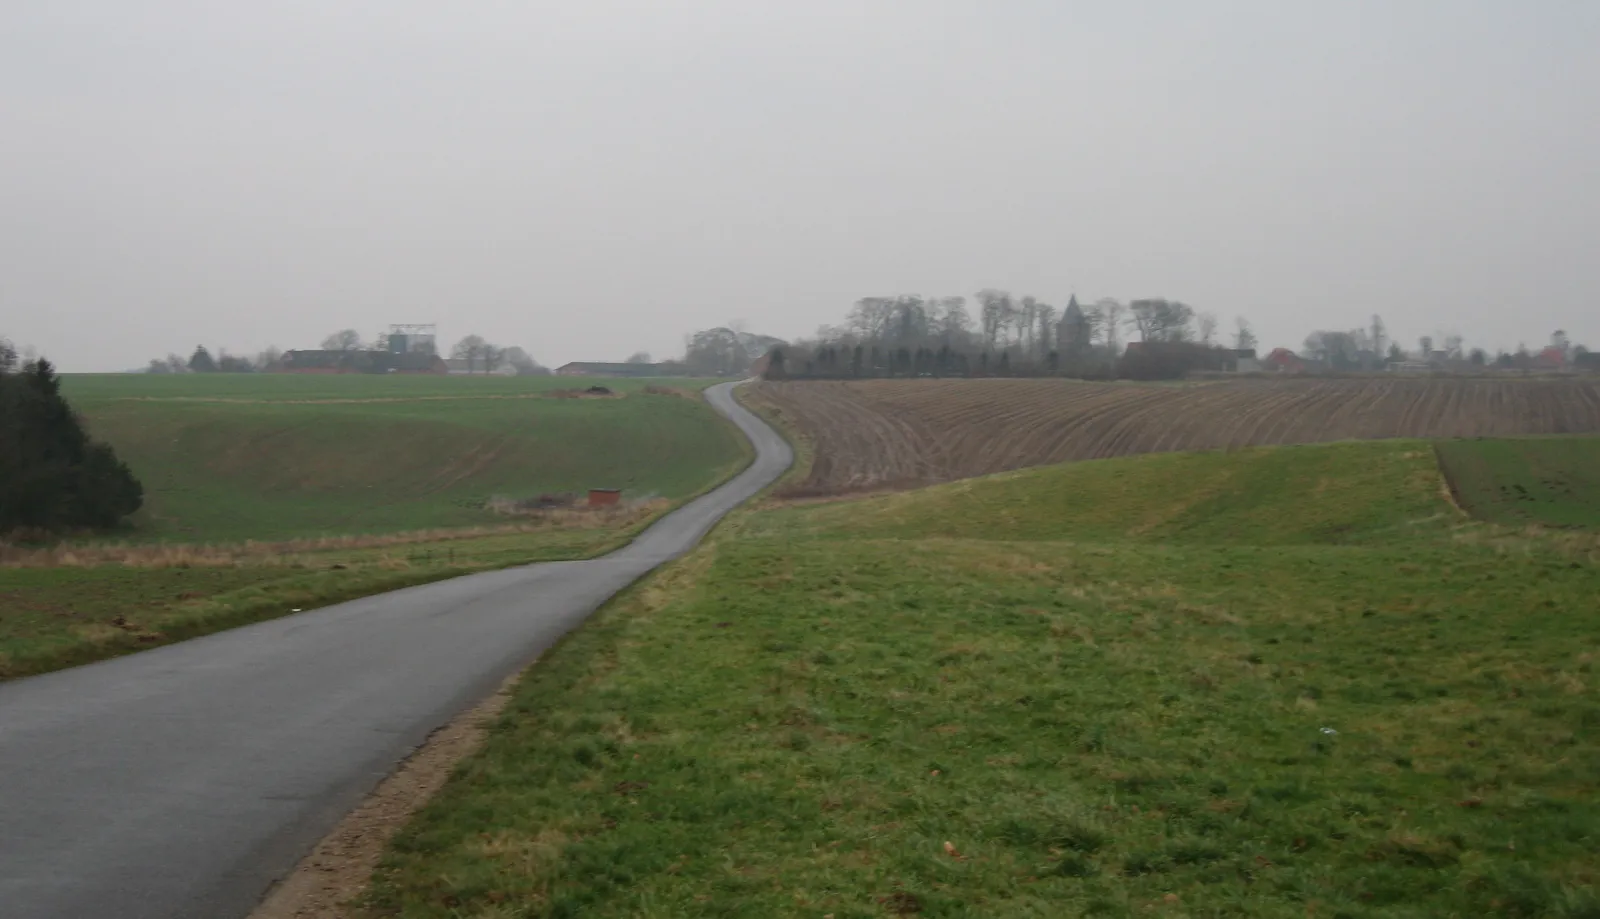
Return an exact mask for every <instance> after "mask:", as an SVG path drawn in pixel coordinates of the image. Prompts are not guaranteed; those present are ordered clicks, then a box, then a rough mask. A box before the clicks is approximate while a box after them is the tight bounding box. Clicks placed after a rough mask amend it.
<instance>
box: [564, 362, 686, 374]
mask: <svg viewBox="0 0 1600 919" xmlns="http://www.w3.org/2000/svg"><path fill="white" fill-rule="evenodd" d="M555 372H556V376H560V377H665V376H676V375H678V373H679V370H678V368H677V366H676V365H673V364H627V363H619V364H612V363H606V362H604V361H574V362H572V363H570V364H562V365H561V366H560V367H557V368H556V371H555Z"/></svg>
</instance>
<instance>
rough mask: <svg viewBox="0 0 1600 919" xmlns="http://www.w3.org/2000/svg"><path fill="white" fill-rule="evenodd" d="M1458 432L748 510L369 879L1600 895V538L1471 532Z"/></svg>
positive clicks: (419, 897) (594, 902)
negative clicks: (1581, 553) (1442, 470)
mask: <svg viewBox="0 0 1600 919" xmlns="http://www.w3.org/2000/svg"><path fill="white" fill-rule="evenodd" d="M1319 451H1321V452H1319ZM1419 454H1420V455H1419ZM1429 460H1430V457H1429V456H1428V454H1427V451H1426V450H1419V448H1418V447H1417V446H1416V445H1413V444H1403V443H1401V444H1395V443H1383V444H1365V445H1338V446H1334V447H1326V448H1304V449H1295V450H1283V451H1272V450H1267V451H1251V452H1249V453H1245V454H1237V455H1234V456H1233V457H1231V459H1230V458H1229V457H1225V456H1224V457H1212V458H1199V459H1187V460H1186V459H1185V458H1175V457H1150V458H1139V459H1133V460H1121V461H1113V462H1110V463H1105V464H1099V465H1097V464H1082V465H1080V466H1075V467H1064V468H1061V469H1046V470H1031V471H1029V472H1024V473H1017V474H1013V475H1008V476H1002V477H996V478H992V479H987V480H982V481H978V482H970V483H957V484H955V485H952V486H944V487H941V488H936V489H929V490H926V491H924V492H919V493H915V494H909V495H894V496H887V497H884V498H879V499H873V500H870V501H863V502H854V503H850V504H837V505H819V506H815V507H806V508H787V509H781V510H776V511H763V512H759V513H755V514H752V515H749V516H747V517H745V518H743V519H742V521H741V522H740V525H739V526H738V527H737V528H736V530H735V532H734V533H727V532H725V533H724V534H723V535H722V538H719V539H718V540H717V541H715V542H714V543H712V544H711V545H709V546H707V547H706V548H704V549H702V550H701V551H699V552H697V553H695V554H694V555H692V556H690V557H688V558H687V559H685V560H684V561H682V562H681V563H679V564H678V565H675V566H673V567H672V568H670V569H668V570H667V571H665V572H664V573H663V574H661V575H659V576H657V577H656V578H654V579H651V580H650V581H648V582H646V583H644V584H643V585H641V586H640V587H638V588H636V589H635V590H633V591H631V592H629V594H627V595H626V596H625V597H624V598H623V599H622V600H620V601H619V602H617V603H615V604H613V605H612V606H611V607H609V608H608V609H607V610H606V611H605V612H604V613H603V614H602V615H601V616H600V617H598V618H597V619H596V620H595V621H594V622H593V623H591V625H589V626H586V627H585V628H584V629H582V630H580V631H579V632H577V633H575V634H574V635H573V636H571V637H570V638H569V639H568V641H567V642H566V643H564V644H563V646H562V647H560V648H559V649H558V650H557V651H556V652H555V653H554V654H552V655H550V656H549V657H548V658H547V659H546V660H545V661H544V662H543V663H541V665H540V666H539V667H538V668H535V669H533V670H531V671H529V673H528V675H527V677H526V678H525V679H524V680H523V682H522V684H521V686H520V687H519V689H518V691H517V695H516V698H515V699H514V701H513V703H512V706H511V707H510V709H509V710H508V712H507V714H506V715H505V716H504V717H503V718H502V719H501V721H500V722H499V723H498V725H497V726H496V728H495V730H494V732H493V734H492V736H491V738H490V741H489V743H488V746H487V747H486V749H485V750H484V752H483V753H482V754H481V755H479V756H477V757H475V758H474V759H472V760H471V761H469V762H468V763H466V764H465V765H464V766H463V767H462V769H461V770H460V772H459V773H458V776H457V777H456V779H455V780H454V781H452V783H451V784H450V785H449V786H448V787H447V788H446V789H445V791H444V792H443V794H441V795H440V797H439V798H438V799H436V800H435V801H434V802H433V803H432V804H431V805H430V806H429V807H428V808H426V809H425V810H424V811H423V812H422V813H421V814H420V815H419V817H418V818H417V819H416V820H415V821H414V822H413V824H412V825H411V826H410V827H409V828H408V829H407V830H406V831H405V832H404V833H403V834H402V835H401V837H400V838H399V839H398V841H397V842H396V844H395V846H394V848H393V849H392V851H391V853H390V854H389V856H388V857H387V859H386V861H385V863H384V866H383V868H382V869H381V870H380V872H379V875H378V877H377V878H376V883H375V888H374V892H373V894H372V900H371V903H370V906H371V908H372V909H373V911H374V912H375V913H377V914H379V915H404V916H441V917H442V916H462V915H473V916H572V915H584V916H637V915H646V916H711V915H730V916H732V915H738V916H746V915H750V916H755V915H760V916H778V915H800V916H804V915H810V916H823V915H830V914H831V915H833V916H835V917H836V919H843V917H846V916H862V917H865V916H883V915H895V914H902V915H909V914H917V915H928V916H1058V915H1107V916H1133V915H1147V914H1153V915H1173V916H1179V915H1247V916H1295V917H1303V916H1306V915H1318V916H1341V915H1343V916H1380V915H1381V916H1417V917H1422V916H1449V915H1470V914H1474V913H1486V914H1493V915H1511V916H1530V917H1531V916H1593V915H1596V914H1597V913H1600V899H1597V897H1596V892H1595V891H1596V886H1595V885H1596V883H1597V880H1600V862H1597V860H1596V859H1595V858H1594V856H1593V852H1594V851H1596V849H1597V847H1600V835H1597V834H1600V804H1597V803H1596V802H1597V801H1600V795H1597V792H1600V788H1597V787H1596V784H1597V779H1596V776H1600V703H1597V701H1596V698H1595V693H1594V690H1593V688H1592V687H1593V684H1594V681H1595V677H1594V667H1595V664H1596V661H1597V658H1600V629H1597V628H1596V626H1595V624H1594V623H1593V620H1592V617H1589V616H1587V615H1586V613H1587V611H1588V610H1589V609H1590V607H1591V605H1592V597H1593V596H1594V594H1595V591H1596V590H1597V589H1600V568H1597V566H1596V564H1595V562H1596V561H1597V559H1596V558H1594V557H1593V555H1592V554H1591V555H1589V556H1587V557H1574V556H1573V555H1572V553H1570V552H1558V551H1554V550H1550V551H1546V549H1545V548H1544V547H1543V546H1542V544H1540V543H1538V542H1537V540H1531V541H1524V542H1523V543H1520V544H1519V547H1518V549H1517V550H1516V551H1503V550H1501V549H1500V548H1497V547H1496V546H1495V545H1494V544H1493V543H1492V541H1474V540H1472V539H1464V538H1462V537H1463V534H1464V533H1471V532H1475V531H1476V530H1481V529H1482V525H1479V524H1471V523H1466V522H1462V521H1460V520H1459V518H1458V517H1456V518H1453V517H1452V516H1451V515H1452V512H1451V510H1450V508H1449V506H1448V504H1446V503H1445V502H1444V500H1443V498H1442V497H1441V495H1440V481H1439V478H1438V476H1437V474H1436V473H1434V474H1432V475H1430V474H1428V469H1429ZM1186 463H1201V464H1206V463H1216V464H1218V465H1217V466H1216V467H1215V469H1214V474H1213V475H1211V476H1210V477H1209V478H1208V477H1207V476H1206V475H1203V474H1202V472H1203V468H1202V467H1196V466H1192V465H1186ZM1241 463H1242V464H1244V465H1245V467H1246V470H1247V471H1248V472H1249V475H1245V476H1243V477H1242V478H1241V477H1240V476H1237V475H1234V474H1232V473H1230V472H1229V466H1230V464H1241ZM1273 470H1277V473H1278V474H1277V475H1276V476H1274V475H1270V474H1269V473H1271V472H1272V471H1273ZM1241 483H1244V484H1241ZM1251 483H1255V484H1251ZM1318 483H1321V486H1320V487H1318ZM1351 483H1355V484H1354V485H1352V484H1351ZM1134 485H1137V486H1138V487H1136V488H1135V487H1131V486H1134ZM1307 485H1310V486H1311V487H1309V488H1307V487H1305V486H1307ZM1235 487H1238V488H1242V489H1243V494H1244V497H1246V498H1247V499H1248V500H1242V501H1240V500H1233V499H1229V500H1221V499H1219V498H1218V496H1219V495H1226V494H1231V492H1229V491H1228V490H1229V489H1231V488H1235ZM1052 496H1053V497H1052ZM1136 496H1143V497H1136ZM1129 501H1132V506H1131V507H1128V508H1126V509H1125V510H1122V511H1118V510H1116V509H1115V508H1112V507H1109V506H1108V505H1110V504H1126V503H1127V502H1129ZM1208 502H1209V503H1208ZM1163 505H1166V506H1167V510H1166V511H1165V512H1163V511H1161V507H1162V506H1163ZM986 508H987V509H989V511H990V513H989V515H988V516H984V515H983V514H982V513H981V512H982V511H983V510H984V509H986ZM951 519H954V520H956V521H958V522H959V523H960V524H961V528H962V530H963V532H959V533H957V532H944V531H935V532H932V533H929V532H928V531H927V528H928V527H929V526H930V525H939V522H940V521H949V520H951ZM734 536H736V537H737V538H734Z"/></svg>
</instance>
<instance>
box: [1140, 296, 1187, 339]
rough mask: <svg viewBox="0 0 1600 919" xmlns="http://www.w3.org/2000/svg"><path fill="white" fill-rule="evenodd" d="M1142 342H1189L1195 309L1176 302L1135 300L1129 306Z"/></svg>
mask: <svg viewBox="0 0 1600 919" xmlns="http://www.w3.org/2000/svg"><path fill="white" fill-rule="evenodd" d="M1128 312H1129V313H1130V314H1131V316H1132V318H1133V324H1134V328H1136V329H1138V330H1139V340H1140V341H1187V340H1188V338H1189V323H1190V321H1191V320H1192V319H1193V318H1194V309H1193V308H1192V307H1190V306H1189V305H1187V304H1184V303H1179V302H1178V301H1176V300H1162V299H1159V298H1157V299H1150V300H1135V301H1133V302H1132V303H1130V304H1128Z"/></svg>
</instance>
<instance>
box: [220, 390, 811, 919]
mask: <svg viewBox="0 0 1600 919" xmlns="http://www.w3.org/2000/svg"><path fill="white" fill-rule="evenodd" d="M749 382H750V381H749V380H740V381H737V382H734V383H731V384H729V393H728V398H729V401H730V402H732V403H733V404H734V405H736V406H737V407H738V408H740V409H742V410H744V411H745V412H746V413H748V414H749V415H750V416H751V417H752V418H754V419H756V421H757V422H759V423H760V424H763V425H765V426H766V427H767V428H768V429H769V430H771V431H772V433H773V434H775V435H776V436H777V437H778V438H779V439H780V440H782V441H783V442H784V443H785V444H789V446H790V463H789V466H787V467H785V468H784V469H783V470H782V471H780V472H779V473H778V474H777V475H775V476H774V477H773V480H772V481H771V482H768V483H767V484H766V485H765V486H763V487H762V489H761V490H760V491H758V492H757V493H756V494H754V495H752V496H750V497H749V498H746V499H745V500H744V501H743V502H741V503H740V504H737V505H734V506H733V507H731V508H729V509H728V510H727V511H726V512H725V513H724V514H723V515H722V516H721V517H719V518H718V519H717V520H716V522H715V523H713V524H712V526H711V527H710V529H708V530H707V531H706V532H705V533H704V534H702V535H701V536H700V538H699V539H698V540H697V541H696V543H695V545H694V547H693V548H691V549H690V550H689V552H686V553H684V554H683V555H680V556H678V557H677V558H671V559H663V560H662V561H661V563H660V564H657V565H656V566H655V567H653V568H651V569H650V570H649V571H648V572H646V573H645V574H643V575H641V576H640V577H638V578H637V579H635V580H634V581H633V582H632V583H630V584H627V585H625V586H623V587H622V588H620V589H619V590H617V592H616V593H614V594H612V595H611V596H610V597H608V598H607V599H606V600H605V602H603V603H601V604H600V605H599V606H598V607H596V608H595V610H594V611H593V612H591V613H590V614H589V615H588V616H586V617H585V618H584V620H583V622H582V623H580V624H579V625H578V626H577V627H576V628H574V629H572V630H570V631H569V632H568V633H567V635H565V636H562V638H561V639H559V640H557V642H556V643H555V644H554V645H553V646H551V647H550V648H549V649H548V650H547V651H546V652H545V653H544V654H541V655H540V656H539V657H536V658H534V659H533V660H531V661H529V662H528V663H526V664H524V665H522V666H520V667H518V668H517V669H516V671H515V672H513V673H512V674H510V675H509V676H507V677H506V678H505V679H504V680H502V681H501V682H500V684H499V686H498V687H497V688H496V689H495V690H494V691H493V692H491V693H490V694H489V695H488V696H487V697H485V698H483V699H481V700H479V701H477V702H475V703H473V704H472V705H471V706H470V707H469V708H467V709H466V710H465V711H462V712H460V713H459V714H457V715H455V716H454V717H452V718H451V719H450V720H449V721H448V722H447V723H445V724H443V725H441V726H440V727H438V728H435V729H434V730H433V731H431V732H430V733H429V734H428V735H427V737H426V739H424V740H423V741H422V742H421V743H420V744H418V745H417V746H416V747H415V748H413V749H412V750H411V751H410V752H409V753H407V754H406V755H405V756H404V757H403V758H402V759H400V760H399V762H397V763H396V765H395V767H394V768H393V769H392V770H391V771H389V772H388V773H387V774H385V775H384V776H383V777H382V778H381V779H379V780H378V781H377V783H376V784H375V785H374V786H373V787H372V789H371V790H369V791H367V792H366V793H365V794H364V795H363V796H362V798H361V801H360V803H358V804H357V805H356V806H355V807H354V808H353V809H351V810H349V811H348V812H346V813H345V814H344V816H342V817H340V818H339V821H338V822H337V823H335V824H334V826H333V827H332V828H331V829H330V830H329V831H328V832H327V833H326V834H324V835H323V836H322V838H321V839H319V840H318V841H317V843H316V844H315V845H314V846H312V848H311V850H310V851H309V852H307V853H306V854H305V855H304V856H302V857H301V858H300V860H299V861H298V862H296V863H295V865H294V867H292V868H290V869H289V870H288V871H287V872H286V873H285V874H284V875H283V876H282V877H280V878H278V879H277V880H275V881H274V882H273V883H272V885H271V886H270V887H268V888H267V890H266V892H265V893H264V895H263V896H262V898H261V900H260V902H259V903H258V904H257V905H256V906H255V907H254V908H253V909H252V910H251V911H250V913H249V914H248V917H247V919H353V917H356V916H359V915H360V913H359V912H358V910H359V907H358V906H357V905H356V901H357V900H358V898H359V897H360V896H361V895H362V894H363V893H365V892H366V890H367V889H368V887H370V886H371V883H372V876H373V872H374V871H375V870H376V869H377V867H378V865H379V863H380V862H381V860H382V858H383V853H384V852H385V851H386V850H387V849H388V846H389V842H390V841H391V840H392V839H393V838H394V837H395V835H396V834H397V833H399V832H400V830H402V829H403V828H404V827H405V826H406V824H407V823H409V822H410V820H411V818H412V816H413V815H415V814H416V813H417V811H418V810H420V809H421V808H422V807H424V806H425V805H426V804H427V803H428V802H429V801H430V800H432V799H433V796H434V795H435V794H437V793H438V792H439V791H440V790H441V789H443V788H444V786H445V783H446V782H447V781H449V778H450V776H451V775H452V774H453V773H454V771H455V768H456V766H457V765H458V764H460V763H461V762H463V761H464V760H466V759H467V758H468V757H470V756H472V755H473V754H474V753H476V752H477V751H478V750H480V749H481V748H482V747H483V744H484V742H485V741H486V739H487V738H488V735H489V731H490V729H491V728H492V727H493V725H494V723H495V721H496V720H497V719H498V718H499V717H500V715H501V714H502V713H503V712H504V710H505V708H506V706H507V704H509V702H510V701H511V696H512V693H513V692H514V690H515V688H516V685H517V683H518V682H520V681H521V680H522V678H523V677H524V676H525V675H526V674H527V673H528V672H529V671H530V670H531V669H532V668H534V667H536V666H538V664H539V661H540V660H542V659H543V658H544V657H545V656H547V655H548V654H550V653H551V652H554V651H556V650H557V649H559V648H560V647H561V646H562V645H563V644H564V643H565V642H566V638H567V636H570V635H571V634H573V632H576V631H577V630H578V629H581V628H583V625H584V624H586V623H588V622H589V621H591V620H592V619H594V618H595V617H597V616H600V615H602V614H604V613H605V611H606V610H607V609H608V608H609V607H611V606H612V605H613V604H614V603H616V602H617V600H618V599H619V598H621V597H623V596H624V595H626V594H628V593H630V592H632V591H633V590H634V589H635V588H636V587H637V586H638V585H640V584H642V583H644V582H646V581H647V580H648V579H649V578H651V577H654V576H655V575H657V574H658V573H660V572H661V571H663V570H666V569H668V568H670V567H672V566H673V565H674V564H676V563H678V562H679V561H681V560H682V559H683V558H685V557H687V556H689V555H691V554H693V553H694V552H695V551H697V550H699V549H700V548H702V547H703V546H705V545H706V544H707V543H709V542H710V541H711V539H712V536H713V534H714V533H715V532H716V530H717V529H718V528H719V527H721V526H722V525H723V523H724V522H726V521H727V520H728V519H729V518H730V517H732V516H734V515H735V514H736V513H737V512H738V511H740V510H741V509H743V508H745V507H748V506H750V505H752V504H754V503H757V502H760V501H762V500H764V498H765V497H766V496H767V494H768V493H769V492H770V490H771V489H772V487H773V486H774V485H776V484H777V483H778V482H781V481H782V480H783V478H784V476H785V475H787V474H788V472H789V471H790V469H792V468H793V466H794V464H795V453H796V451H795V449H794V446H793V442H792V440H790V438H789V437H787V436H786V432H785V431H784V430H783V428H782V427H780V426H778V425H774V424H772V423H771V421H770V420H768V419H767V418H765V417H763V416H762V415H761V414H760V413H759V412H757V411H755V410H753V409H752V408H751V407H750V406H749V405H748V404H746V403H744V402H743V401H742V400H740V399H739V398H738V397H737V395H736V393H737V392H738V390H739V387H741V386H744V385H745V384H747V383H749ZM708 388H709V387H708ZM702 398H704V394H702ZM706 403H707V404H708V405H710V406H711V408H712V410H713V411H716V412H717V413H718V414H719V415H720V414H723V413H722V411H721V410H720V409H719V408H718V407H717V406H716V404H715V403H713V402H711V400H710V399H706ZM724 418H725V420H726V421H727V423H728V424H730V425H731V426H733V427H734V428H735V429H736V430H738V431H739V433H740V436H741V437H742V438H743V439H744V441H745V444H746V446H747V448H748V450H747V456H748V461H747V462H744V463H741V464H740V465H739V466H737V467H735V468H733V469H732V473H731V474H730V475H729V476H727V477H726V478H724V479H722V480H720V481H719V482H717V483H716V484H715V485H714V486H712V487H710V488H707V489H705V490H704V491H702V492H700V493H699V494H697V495H695V496H693V497H691V498H689V499H687V500H686V501H685V502H684V503H683V504H680V505H679V507H682V506H685V505H687V504H688V503H690V502H692V501H693V500H694V498H696V497H700V496H703V495H706V494H710V493H711V492H714V491H716V490H717V489H719V488H722V487H723V486H724V485H727V484H729V483H731V482H732V481H733V480H734V479H736V478H737V477H738V476H739V475H741V474H742V473H743V472H744V471H745V470H747V469H749V468H750V467H751V466H753V465H755V463H756V462H757V461H758V460H759V458H760V450H759V448H758V447H757V446H756V444H755V442H754V440H752V439H751V438H750V437H749V436H748V435H746V434H745V433H744V431H743V429H741V428H740V427H739V425H738V424H737V423H735V422H734V420H733V419H732V418H731V417H728V416H726V415H724ZM669 514H670V512H669ZM662 516H663V517H665V516H667V515H662ZM658 519H660V518H658ZM643 529H648V526H646V527H644V528H641V530H640V532H642V531H643ZM633 535H634V536H637V535H639V534H638V533H634V534H633ZM623 548H626V546H624V547H623Z"/></svg>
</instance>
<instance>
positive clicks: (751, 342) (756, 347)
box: [628, 326, 784, 377]
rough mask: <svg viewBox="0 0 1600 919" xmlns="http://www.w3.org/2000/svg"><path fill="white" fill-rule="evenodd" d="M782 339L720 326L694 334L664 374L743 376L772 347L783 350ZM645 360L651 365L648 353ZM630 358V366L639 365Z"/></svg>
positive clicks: (668, 363) (644, 355)
mask: <svg viewBox="0 0 1600 919" xmlns="http://www.w3.org/2000/svg"><path fill="white" fill-rule="evenodd" d="M783 344H784V341H783V339H781V338H773V337H772V336H771V335H757V334H755V333H752V332H746V331H744V330H743V329H735V328H729V327H727V326H718V327H717V328H714V329H705V330H703V331H699V332H695V333H694V334H693V335H690V336H689V337H688V340H687V341H686V342H685V343H684V354H683V359H682V360H680V361H669V362H667V363H665V364H663V365H662V373H663V374H664V375H671V374H684V375H687V376H700V377H731V376H740V375H743V374H745V373H748V372H749V371H750V366H751V365H752V364H754V363H755V362H756V361H758V360H760V359H761V356H762V355H764V354H766V353H767V352H768V351H770V350H772V349H773V348H778V347H781V346H782V345H783ZM637 357H644V358H645V361H644V363H649V357H650V356H649V355H648V354H638V355H634V358H637ZM634 358H629V359H628V362H629V363H637V361H635V360H634Z"/></svg>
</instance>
